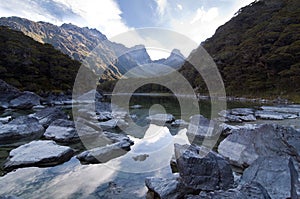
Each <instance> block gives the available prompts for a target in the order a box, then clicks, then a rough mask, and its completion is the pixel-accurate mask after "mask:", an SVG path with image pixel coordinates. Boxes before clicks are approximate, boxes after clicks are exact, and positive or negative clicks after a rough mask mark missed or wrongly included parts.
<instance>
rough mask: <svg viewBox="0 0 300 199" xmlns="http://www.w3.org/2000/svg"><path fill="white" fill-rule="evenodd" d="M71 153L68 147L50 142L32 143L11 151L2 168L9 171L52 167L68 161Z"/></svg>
mask: <svg viewBox="0 0 300 199" xmlns="http://www.w3.org/2000/svg"><path fill="white" fill-rule="evenodd" d="M73 153H74V151H73V150H72V149H71V148H70V147H67V146H60V145H57V144H56V143H55V142H54V141H52V140H51V141H42V140H39V141H32V142H30V143H28V144H25V145H22V146H19V147H18V148H16V149H13V150H12V151H11V152H10V153H9V157H8V159H7V161H6V162H5V163H4V166H3V167H4V169H5V170H8V171H11V170H13V169H16V168H21V167H30V166H52V165H57V164H60V163H63V162H65V161H67V160H69V159H70V158H71V157H72V156H73Z"/></svg>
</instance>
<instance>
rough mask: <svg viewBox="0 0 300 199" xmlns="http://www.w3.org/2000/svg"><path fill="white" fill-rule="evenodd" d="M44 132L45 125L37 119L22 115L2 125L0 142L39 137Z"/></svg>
mask: <svg viewBox="0 0 300 199" xmlns="http://www.w3.org/2000/svg"><path fill="white" fill-rule="evenodd" d="M43 133H44V127H43V126H42V125H40V124H39V122H38V120H37V119H35V118H31V117H28V116H20V117H18V118H16V119H14V120H12V121H11V122H9V123H8V124H3V125H0V144H10V143H14V142H20V141H28V140H33V139H38V138H40V137H41V136H42V135H43Z"/></svg>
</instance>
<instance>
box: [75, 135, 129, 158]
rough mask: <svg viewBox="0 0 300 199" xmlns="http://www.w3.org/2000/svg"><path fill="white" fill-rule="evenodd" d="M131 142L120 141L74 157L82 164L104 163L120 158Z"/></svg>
mask: <svg viewBox="0 0 300 199" xmlns="http://www.w3.org/2000/svg"><path fill="white" fill-rule="evenodd" d="M131 145H132V142H128V141H125V140H124V141H120V142H117V143H114V144H110V145H107V146H102V147H97V148H94V149H90V150H87V151H84V152H82V153H80V154H79V155H77V156H76V157H77V158H78V159H79V160H80V161H81V162H83V163H89V164H97V163H105V162H107V161H109V160H111V159H114V158H117V157H120V156H122V155H124V154H126V153H127V152H128V151H129V150H130V146H131Z"/></svg>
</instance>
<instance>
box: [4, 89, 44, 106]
mask: <svg viewBox="0 0 300 199" xmlns="http://www.w3.org/2000/svg"><path fill="white" fill-rule="evenodd" d="M40 100H41V97H40V96H38V95H36V94H35V93H32V92H28V91H25V92H23V93H22V94H21V95H20V96H19V97H17V98H14V99H13V100H11V101H10V102H9V107H10V108H14V109H31V108H32V107H34V106H37V105H40Z"/></svg>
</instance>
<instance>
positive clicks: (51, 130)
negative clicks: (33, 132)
mask: <svg viewBox="0 0 300 199" xmlns="http://www.w3.org/2000/svg"><path fill="white" fill-rule="evenodd" d="M44 137H45V138H47V139H51V140H54V141H58V142H77V141H79V139H80V138H79V136H78V134H77V132H76V129H75V124H74V122H73V121H70V120H65V119H58V120H55V121H54V122H52V123H51V124H50V126H49V127H48V128H47V129H46V132H45V133H44Z"/></svg>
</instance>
